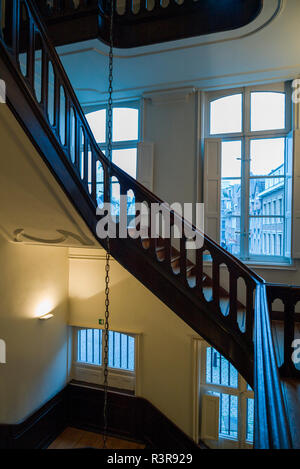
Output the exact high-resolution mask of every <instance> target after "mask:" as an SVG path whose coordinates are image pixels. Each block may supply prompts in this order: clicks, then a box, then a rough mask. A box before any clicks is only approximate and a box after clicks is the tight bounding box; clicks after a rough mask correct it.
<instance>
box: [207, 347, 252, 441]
mask: <svg viewBox="0 0 300 469" xmlns="http://www.w3.org/2000/svg"><path fill="white" fill-rule="evenodd" d="M210 347H212V346H211V345H210V344H208V343H207V342H205V341H204V340H201V341H200V347H199V349H198V350H199V353H200V362H199V365H200V372H199V394H198V395H200V410H201V409H202V404H203V401H202V398H203V396H204V395H207V394H209V393H210V392H217V393H220V394H229V395H232V396H237V397H238V437H237V438H233V437H230V436H225V435H222V434H221V435H220V433H219V439H218V440H216V441H215V440H210V441H209V444H211V445H210V446H211V447H212V448H232V449H233V448H235V449H237V448H240V449H251V448H253V442H250V441H249V440H247V399H254V392H253V391H252V390H250V389H248V384H247V382H246V381H245V380H244V379H243V378H242V376H241V375H240V374H239V373H238V386H237V388H234V387H229V386H224V385H219V384H211V383H207V382H206V351H207V349H208V348H210ZM212 348H213V347H212ZM199 434H200V435H201V428H200V429H199Z"/></svg>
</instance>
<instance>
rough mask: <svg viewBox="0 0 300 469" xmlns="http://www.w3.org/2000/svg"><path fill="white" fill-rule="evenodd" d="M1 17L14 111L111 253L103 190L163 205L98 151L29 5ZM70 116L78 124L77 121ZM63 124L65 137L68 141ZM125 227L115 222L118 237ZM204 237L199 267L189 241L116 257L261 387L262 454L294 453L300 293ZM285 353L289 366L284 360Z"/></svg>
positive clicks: (26, 1) (258, 441)
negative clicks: (224, 279) (278, 305)
mask: <svg viewBox="0 0 300 469" xmlns="http://www.w3.org/2000/svg"><path fill="white" fill-rule="evenodd" d="M6 4H7V5H8V3H7V2H6ZM2 11H4V14H5V15H6V16H5V21H3V22H2V24H4V27H3V28H2V30H1V31H0V69H1V73H2V75H1V78H3V79H4V80H5V82H6V86H7V89H6V93H7V105H8V106H9V108H10V110H11V111H12V112H13V113H14V115H15V117H16V119H17V120H18V121H19V123H20V124H21V126H22V127H23V129H24V131H25V133H26V134H27V135H28V137H29V138H30V140H31V142H32V143H33V145H34V146H35V148H36V149H37V150H38V152H39V153H40V155H41V157H42V158H43V160H44V162H45V163H46V165H47V166H48V168H49V170H50V171H51V172H52V174H53V175H54V176H55V178H56V180H57V181H58V182H59V184H60V186H61V187H62V189H63V190H64V192H65V193H66V195H67V196H68V198H69V200H70V201H71V202H72V204H73V205H74V207H75V208H76V210H77V212H78V213H79V214H80V216H81V217H82V219H83V220H84V222H85V223H86V225H87V226H88V228H89V229H90V231H91V232H92V233H93V235H94V236H95V238H96V239H97V241H98V242H99V243H100V244H101V245H102V246H103V247H104V248H107V241H106V239H99V238H98V236H97V231H96V226H97V223H98V221H99V218H100V217H99V216H97V215H96V209H97V195H98V194H99V191H101V192H102V196H103V199H104V201H107V202H108V201H109V198H110V184H111V178H116V179H117V181H118V183H119V185H120V193H121V195H126V194H127V193H128V191H133V193H134V197H135V202H136V203H147V204H148V206H150V204H152V203H159V204H162V203H163V202H162V201H161V200H160V199H159V198H158V197H156V196H155V195H154V194H153V193H151V192H150V191H148V190H147V189H146V188H145V187H143V186H142V185H141V184H139V183H138V182H137V181H136V180H135V179H133V178H131V177H130V176H128V175H127V174H126V173H125V172H123V171H122V170H121V169H120V168H118V167H117V166H115V165H114V164H112V163H110V162H109V161H108V160H107V159H106V157H105V156H104V155H103V153H102V152H101V151H100V149H99V147H98V145H97V143H96V142H95V139H94V137H93V135H92V132H91V130H90V128H89V126H88V123H87V121H86V119H85V116H84V113H83V111H82V109H81V107H80V104H79V102H78V100H77V98H76V95H75V92H74V90H73V88H72V86H71V84H70V82H69V80H68V77H67V75H66V73H65V71H64V69H63V66H62V64H61V62H60V60H59V57H58V55H57V54H56V52H55V49H54V47H53V45H52V43H51V40H50V39H49V37H48V34H47V30H46V28H45V26H44V25H43V23H42V20H41V19H40V17H39V13H38V11H37V9H36V8H35V6H34V4H33V3H32V2H31V1H30V0H10V2H9V7H8V6H7V8H6V9H4V10H2ZM20 54H23V59H24V56H25V60H26V64H27V66H26V72H25V73H24V72H22V70H21V67H20V62H19V58H20ZM36 54H38V56H39V57H40V61H41V77H42V78H41V83H39V84H37V83H36V80H35V66H36ZM50 64H51V66H52V67H53V71H54V77H55V80H54V97H53V109H54V111H53V120H52V122H51V119H50V118H49V100H50V99H51V95H50V94H49V92H48V90H49V67H50ZM37 87H38V90H37ZM62 91H63V94H64V100H62V99H61V97H62ZM38 97H40V99H38ZM71 111H72V113H73V115H74V122H71V118H70V115H71ZM62 124H63V126H64V129H65V132H64V137H65V138H62V135H61V126H62ZM73 125H74V129H75V132H74V131H73V130H72V128H71V127H72V126H73ZM81 132H82V133H81ZM81 135H83V136H84V138H83V141H80V138H81ZM88 168H91V171H89V169H88ZM170 220H171V225H174V224H179V225H181V226H182V228H183V230H182V231H183V232H185V230H184V228H185V227H187V226H188V228H189V229H192V230H194V232H196V231H197V230H196V228H195V227H193V226H191V225H190V224H189V223H188V222H187V221H186V220H184V219H183V218H181V217H179V215H177V214H176V213H174V212H173V211H171V212H170ZM118 229H119V227H118V224H117V232H118ZM197 234H198V235H199V236H200V237H201V239H202V241H203V244H202V247H201V248H199V249H197V250H195V252H194V255H193V260H191V257H190V254H189V251H188V249H187V245H186V241H187V238H186V237H185V235H183V236H182V237H181V239H180V243H179V244H180V245H179V246H178V243H176V242H175V240H174V239H172V238H162V237H161V238H152V237H151V236H150V235H149V237H148V238H147V237H145V238H144V239H140V238H139V239H133V238H132V237H131V236H130V230H129V231H128V237H127V238H124V239H123V238H121V237H119V236H117V238H116V239H111V240H110V251H111V254H112V256H113V257H114V258H115V259H116V260H117V261H118V262H119V263H120V264H121V265H122V266H123V267H125V268H126V269H127V270H128V271H129V272H130V273H131V274H132V275H134V276H135V277H136V278H137V279H138V280H139V281H140V282H142V283H143V284H144V285H145V286H146V287H147V288H148V289H149V290H150V291H151V292H152V293H153V294H155V295H156V296H157V297H158V298H159V299H160V300H161V301H163V302H164V303H165V304H166V305H167V306H168V307H169V308H170V309H171V310H173V311H174V313H176V314H177V315H178V316H179V317H180V318H181V319H182V320H183V321H185V322H186V323H187V324H188V325H189V326H190V327H191V328H192V329H193V330H195V331H196V332H197V333H198V334H200V335H201V336H202V337H203V338H204V339H206V340H207V341H208V342H209V343H210V344H211V345H212V346H214V347H215V348H216V349H217V350H218V351H219V352H220V353H221V354H222V355H224V356H225V357H226V358H227V359H228V360H229V361H230V362H231V363H232V364H233V365H234V366H235V367H236V369H237V370H238V371H239V372H240V373H241V375H242V376H243V377H244V378H245V379H246V381H247V382H248V383H249V384H250V385H251V386H252V387H253V389H254V392H255V447H256V448H290V447H292V446H296V445H297V444H298V443H296V440H295V439H294V441H292V438H291V433H292V432H291V429H295V426H296V427H297V428H300V420H299V419H298V420H297V419H295V418H294V416H295V408H298V410H297V412H299V409H300V407H299V406H297V404H298V401H297V399H298V396H299V392H298V388H299V386H298V380H299V371H298V370H297V369H296V368H295V365H294V364H293V363H292V361H291V353H290V352H291V350H292V347H291V344H292V341H293V338H294V334H295V324H296V322H295V321H296V319H297V318H296V315H295V304H296V302H297V301H298V299H300V290H299V289H297V288H293V287H288V286H280V287H278V286H274V285H267V284H266V283H265V282H264V280H263V279H261V278H260V277H259V276H258V275H257V274H256V273H255V272H253V271H252V270H251V269H249V268H248V267H247V266H246V265H245V264H243V263H242V262H241V261H240V260H238V259H237V258H235V257H234V256H232V255H231V254H229V253H228V252H227V251H225V250H224V249H223V248H221V247H220V246H219V245H218V244H217V243H215V242H214V241H213V240H211V239H209V238H208V237H207V236H206V235H205V234H203V233H200V232H198V231H197ZM175 246H176V247H175ZM223 264H225V265H226V267H227V269H228V272H229V289H228V291H227V290H226V289H224V288H223V287H222V285H221V282H220V266H221V265H223ZM207 265H209V266H210V267H209V269H207ZM239 279H242V280H243V282H244V284H245V301H243V302H242V301H241V300H240V299H239V292H238V285H239V283H238V282H239ZM278 295H279V296H278ZM278 297H280V298H281V299H282V301H283V302H284V304H285V314H284V317H282V318H279V324H280V327H281V328H282V331H283V334H281V337H282V340H279V341H278V343H277V345H276V349H277V351H278V353H277V356H276V351H275V347H274V341H273V337H272V322H271V305H272V302H273V301H274V300H275V299H276V298H278ZM275 325H276V323H275V322H274V324H273V326H275ZM280 327H279V329H280ZM279 329H278V330H279ZM279 335H280V334H279ZM281 350H283V351H284V353H283V360H282V363H279V359H278V356H279V355H280V353H281ZM279 365H280V367H279ZM279 368H280V369H279ZM292 380H293V381H292ZM293 383H294V384H293ZM282 386H283V388H282ZM292 409H294V411H293V410H292ZM293 433H294V430H293ZM299 447H300V446H299Z"/></svg>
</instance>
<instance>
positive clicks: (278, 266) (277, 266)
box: [245, 261, 298, 271]
mask: <svg viewBox="0 0 300 469" xmlns="http://www.w3.org/2000/svg"><path fill="white" fill-rule="evenodd" d="M245 264H246V265H247V266H248V267H250V268H251V269H257V270H291V271H297V270H298V269H297V267H296V266H295V264H293V263H292V264H289V263H287V262H286V263H285V262H282V263H279V262H278V263H277V262H274V263H272V262H268V263H266V262H257V261H248V262H245Z"/></svg>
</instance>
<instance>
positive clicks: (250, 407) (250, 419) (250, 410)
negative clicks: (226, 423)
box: [246, 399, 254, 443]
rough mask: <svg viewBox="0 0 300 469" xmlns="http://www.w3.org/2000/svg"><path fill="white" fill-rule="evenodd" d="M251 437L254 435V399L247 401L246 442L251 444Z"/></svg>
mask: <svg viewBox="0 0 300 469" xmlns="http://www.w3.org/2000/svg"><path fill="white" fill-rule="evenodd" d="M253 435H254V399H247V432H246V440H247V441H249V442H251V443H253Z"/></svg>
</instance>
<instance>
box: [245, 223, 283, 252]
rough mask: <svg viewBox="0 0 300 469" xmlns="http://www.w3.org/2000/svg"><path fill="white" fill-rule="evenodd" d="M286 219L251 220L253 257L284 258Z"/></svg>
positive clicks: (250, 231)
mask: <svg viewBox="0 0 300 469" xmlns="http://www.w3.org/2000/svg"><path fill="white" fill-rule="evenodd" d="M283 241H284V218H283V217H282V218H275V219H274V218H255V217H254V218H253V217H251V218H250V223H249V251H250V254H252V255H265V256H283Z"/></svg>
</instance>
